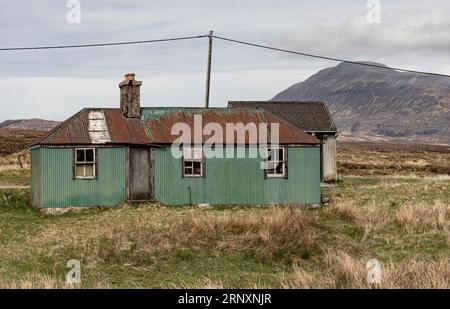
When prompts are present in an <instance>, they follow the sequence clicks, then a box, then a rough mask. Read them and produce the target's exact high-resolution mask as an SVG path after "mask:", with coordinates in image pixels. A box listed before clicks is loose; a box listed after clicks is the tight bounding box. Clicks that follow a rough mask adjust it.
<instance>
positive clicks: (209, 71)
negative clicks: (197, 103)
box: [205, 31, 214, 108]
mask: <svg viewBox="0 0 450 309" xmlns="http://www.w3.org/2000/svg"><path fill="white" fill-rule="evenodd" d="M213 34H214V31H210V32H209V35H208V39H209V48H208V66H207V67H206V92H205V107H206V108H208V107H209V89H210V84H211V56H212V41H213Z"/></svg>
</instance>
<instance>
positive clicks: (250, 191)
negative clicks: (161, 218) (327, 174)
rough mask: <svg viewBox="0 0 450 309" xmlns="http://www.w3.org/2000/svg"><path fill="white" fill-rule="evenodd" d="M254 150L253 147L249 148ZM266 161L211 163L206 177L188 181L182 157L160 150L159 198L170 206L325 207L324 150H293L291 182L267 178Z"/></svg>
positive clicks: (157, 163) (220, 160) (216, 160)
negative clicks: (322, 186)
mask: <svg viewBox="0 0 450 309" xmlns="http://www.w3.org/2000/svg"><path fill="white" fill-rule="evenodd" d="M246 151H247V152H248V148H247V149H246ZM260 163H261V159H260V158H213V159H206V162H205V167H206V174H205V175H206V177H203V178H182V175H181V159H177V158H174V157H173V156H172V153H171V149H170V148H162V149H155V197H156V199H157V200H159V201H160V202H162V203H163V204H167V205H186V204H188V203H189V191H188V187H190V188H191V199H192V204H198V203H209V204H232V205H233V204H271V203H277V204H298V203H300V204H320V149H319V148H318V147H290V148H289V149H288V179H264V172H263V170H262V169H261V168H260Z"/></svg>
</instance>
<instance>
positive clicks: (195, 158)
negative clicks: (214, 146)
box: [183, 147, 204, 177]
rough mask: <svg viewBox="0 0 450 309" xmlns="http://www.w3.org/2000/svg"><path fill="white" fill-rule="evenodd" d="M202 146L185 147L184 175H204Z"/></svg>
mask: <svg viewBox="0 0 450 309" xmlns="http://www.w3.org/2000/svg"><path fill="white" fill-rule="evenodd" d="M203 164H204V162H203V152H202V147H194V148H191V147H184V148H183V176H184V177H202V176H203V172H204V167H203Z"/></svg>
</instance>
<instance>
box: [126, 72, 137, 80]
mask: <svg viewBox="0 0 450 309" xmlns="http://www.w3.org/2000/svg"><path fill="white" fill-rule="evenodd" d="M135 76H136V74H134V73H127V74H125V79H126V80H134V78H135Z"/></svg>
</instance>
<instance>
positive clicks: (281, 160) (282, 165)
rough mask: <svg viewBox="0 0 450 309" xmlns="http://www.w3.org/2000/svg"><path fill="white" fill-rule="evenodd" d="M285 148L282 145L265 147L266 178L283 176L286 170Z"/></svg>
mask: <svg viewBox="0 0 450 309" xmlns="http://www.w3.org/2000/svg"><path fill="white" fill-rule="evenodd" d="M286 164H287V160H286V149H285V148H283V147H277V148H275V147H274V148H267V153H266V175H267V178H283V177H286V176H287V172H286Z"/></svg>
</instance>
